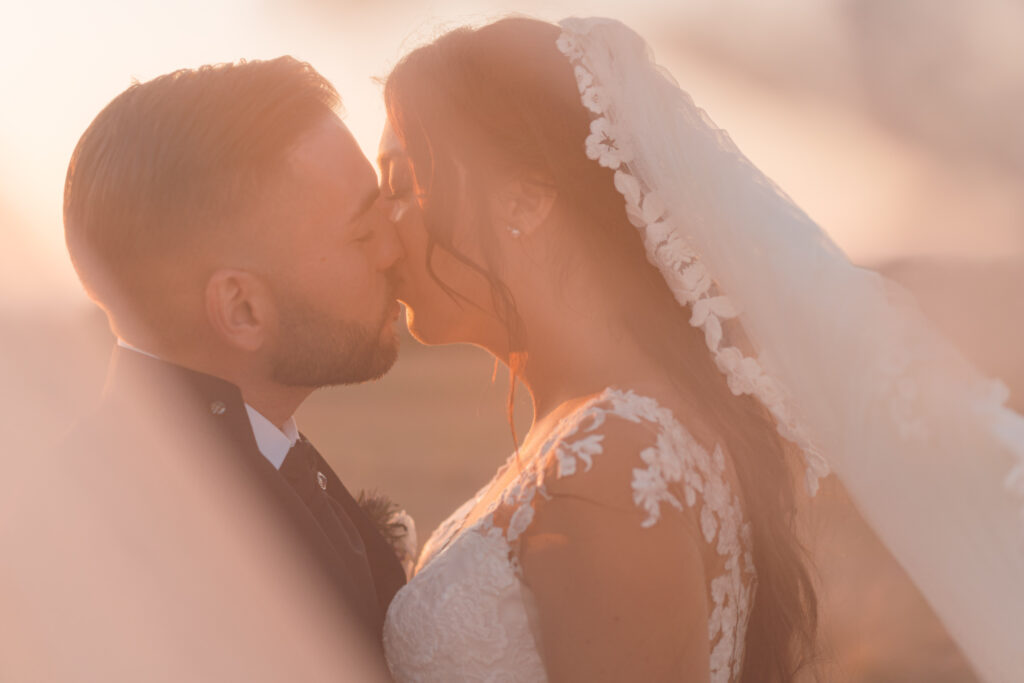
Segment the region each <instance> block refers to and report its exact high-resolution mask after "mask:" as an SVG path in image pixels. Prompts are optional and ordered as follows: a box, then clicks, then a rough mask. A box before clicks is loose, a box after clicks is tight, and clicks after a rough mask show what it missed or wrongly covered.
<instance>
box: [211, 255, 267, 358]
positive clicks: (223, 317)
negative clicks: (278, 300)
mask: <svg viewBox="0 0 1024 683" xmlns="http://www.w3.org/2000/svg"><path fill="white" fill-rule="evenodd" d="M275 314H276V310H275V308H274V303H273V297H271V296H270V293H269V291H268V290H267V288H266V287H265V286H264V284H263V283H262V282H261V281H260V279H259V278H258V277H256V276H255V275H253V274H252V273H248V272H246V271H244V270H235V269H230V268H224V269H221V270H218V271H216V272H214V273H213V274H212V275H211V276H210V278H209V280H207V282H206V317H207V319H208V320H209V322H210V326H211V327H212V328H213V330H214V332H215V333H216V334H217V336H219V337H220V338H221V339H222V340H223V341H224V342H226V343H227V344H229V345H231V346H233V347H235V348H237V349H240V350H242V351H257V350H259V349H260V348H261V347H262V346H263V345H264V343H265V342H266V340H267V336H268V334H269V333H270V324H271V322H272V319H273V318H274V316H275Z"/></svg>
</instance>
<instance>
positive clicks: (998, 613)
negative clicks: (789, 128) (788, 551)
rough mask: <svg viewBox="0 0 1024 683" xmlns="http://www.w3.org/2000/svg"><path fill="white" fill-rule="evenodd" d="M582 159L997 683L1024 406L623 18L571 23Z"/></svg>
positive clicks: (1014, 651) (1010, 602)
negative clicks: (603, 175) (850, 252)
mask: <svg viewBox="0 0 1024 683" xmlns="http://www.w3.org/2000/svg"><path fill="white" fill-rule="evenodd" d="M560 26H561V28H562V34H561V37H560V38H559V40H558V47H559V49H560V50H561V51H562V53H563V54H565V55H566V58H567V59H569V60H570V61H571V63H572V64H573V66H574V69H575V73H576V79H577V83H578V85H579V89H580V95H581V98H582V101H583V103H584V105H585V106H586V107H587V108H588V109H590V110H591V112H593V122H592V125H591V135H590V137H589V138H588V139H587V154H588V156H590V158H592V159H594V161H595V163H600V164H602V165H603V166H606V167H608V168H611V169H613V170H615V171H616V174H615V179H616V187H617V188H618V189H619V191H620V192H621V193H622V195H623V197H624V200H625V202H626V206H627V211H628V212H629V215H630V218H631V221H632V222H633V224H634V225H635V226H636V227H637V229H638V230H639V232H640V233H641V235H642V237H643V240H644V243H645V246H646V249H647V254H648V257H649V259H650V260H651V262H652V263H654V264H655V265H656V266H657V267H658V268H659V269H660V271H661V273H662V275H663V276H664V277H665V279H666V281H667V282H668V284H669V286H670V288H671V289H672V291H673V293H674V294H675V296H676V298H677V300H678V301H679V303H680V304H681V305H683V306H686V307H687V308H688V309H689V312H690V314H691V321H690V322H691V324H693V325H695V326H698V327H700V328H701V329H702V330H703V331H704V333H705V337H706V341H707V345H708V349H709V352H710V353H712V354H713V355H714V358H715V360H716V363H717V365H718V367H719V368H720V369H721V370H722V371H723V373H725V375H726V377H727V379H728V381H729V386H730V388H731V389H732V391H733V393H736V394H753V395H754V396H756V397H757V398H758V399H759V400H760V401H761V402H762V403H763V404H764V406H765V407H766V408H767V409H768V410H769V412H770V413H771V414H772V416H773V417H774V419H775V422H776V424H777V426H778V428H779V431H780V433H781V434H782V436H784V437H785V438H786V439H787V440H789V441H790V442H792V443H793V444H795V445H796V446H797V447H798V448H799V450H800V451H801V452H802V453H803V456H804V460H805V463H806V471H807V475H806V481H807V485H808V487H809V488H810V490H811V492H812V493H813V492H814V490H816V488H817V482H818V478H819V477H822V476H825V475H827V474H828V473H829V472H830V471H834V472H835V473H836V474H837V475H838V476H839V477H840V478H841V479H842V481H843V483H844V485H845V486H846V487H847V489H848V490H849V491H850V493H851V495H852V497H853V498H854V500H855V501H856V503H857V506H858V508H859V509H860V510H861V512H862V513H863V515H864V516H865V518H866V519H867V520H868V522H869V523H870V524H871V526H872V527H873V528H874V530H875V531H876V533H877V534H878V535H879V536H880V537H881V539H882V540H883V541H884V542H885V544H886V545H887V546H888V547H889V549H890V550H891V551H892V552H893V554H894V555H895V556H896V558H897V559H898V560H899V561H900V562H901V563H902V564H903V566H904V567H905V569H906V570H907V571H908V573H909V574H910V576H911V577H912V578H913V580H914V581H915V582H916V584H917V585H918V586H919V588H920V589H921V591H922V592H923V593H924V595H925V596H926V597H927V599H928V600H929V601H930V602H931V604H932V606H933V607H934V609H935V610H936V612H937V613H938V614H939V616H940V618H941V619H942V620H943V622H944V623H945V625H946V626H947V628H948V629H949V631H950V633H951V634H952V635H953V636H954V638H956V640H957V641H958V642H959V643H960V644H961V646H962V647H963V649H964V651H965V653H966V654H967V656H968V657H969V658H970V660H971V661H972V663H973V664H974V666H975V667H976V669H977V671H978V672H979V673H980V674H981V675H982V676H983V677H984V678H985V679H986V680H991V681H1011V680H1019V679H1020V675H1021V672H1022V671H1024V645H1022V641H1021V637H1020V633H1021V631H1020V626H1019V620H1020V618H1021V615H1022V612H1024V531H1022V530H1024V516H1022V514H1021V511H1020V505H1021V500H1020V498H1019V496H1021V495H1024V466H1022V464H1021V461H1022V459H1024V419H1022V418H1021V417H1020V416H1018V415H1017V414H1016V413H1013V412H1011V411H1009V410H1008V409H1007V408H1005V407H1004V402H1005V399H1006V397H1007V395H1006V389H1005V388H1004V387H1003V386H1002V385H1001V384H999V383H998V382H993V381H989V380H986V379H985V378H983V377H981V376H979V375H978V373H977V372H976V371H975V370H974V369H973V368H972V367H971V366H970V364H969V363H968V362H967V361H966V360H965V359H964V358H963V357H962V356H961V355H960V354H959V352H958V351H956V350H955V349H954V348H953V347H952V346H951V345H950V344H948V343H947V342H946V341H945V340H944V339H943V338H942V337H941V336H940V335H939V334H937V333H936V332H935V331H934V330H933V329H932V328H931V327H930V326H929V324H928V323H927V322H926V321H924V320H923V318H922V317H921V316H920V315H919V314H918V312H917V310H916V308H915V306H914V305H913V303H912V302H910V301H908V299H907V297H906V296H905V295H903V294H902V293H901V292H900V291H899V290H898V289H897V288H896V287H895V286H894V285H892V284H891V283H889V282H887V281H886V280H884V279H883V278H882V277H881V276H879V275H878V274H877V273H875V272H872V271H869V270H865V269H862V268H858V267H855V266H854V265H852V264H851V263H850V262H849V260H848V259H847V258H846V256H845V255H844V254H843V253H842V251H841V250H840V249H839V248H838V247H836V245H835V244H834V243H833V242H832V241H831V240H830V239H829V238H828V236H827V235H826V234H825V233H824V232H823V231H822V230H821V228H819V227H818V226H817V225H816V224H815V223H814V222H813V221H812V220H810V219H809V218H808V217H807V215H806V214H804V213H803V212H802V211H801V210H800V209H799V208H797V207H796V206H795V205H794V203H793V202H792V201H791V200H790V199H789V198H788V197H786V196H785V195H784V194H783V193H782V192H781V191H780V190H779V189H778V188H777V187H776V186H775V185H774V184H773V183H772V182H771V181H770V180H768V179H767V178H766V177H765V176H764V175H763V174H762V173H761V172H760V171H758V170H757V169H756V168H755V167H754V166H753V165H752V164H751V163H750V162H749V161H748V160H747V159H746V158H745V157H744V156H743V155H742V154H741V153H740V152H739V151H738V150H737V149H736V147H735V145H733V143H732V142H731V140H730V139H729V138H728V136H727V135H726V134H725V133H724V132H723V131H721V130H719V129H718V128H716V127H715V126H714V124H713V123H711V121H710V120H709V119H708V118H707V116H706V115H705V114H704V112H703V111H701V110H700V109H698V108H697V107H696V106H694V104H693V102H692V100H691V99H690V97H689V96H688V95H687V94H686V93H685V92H684V91H683V90H682V89H680V88H679V87H678V85H677V84H676V83H675V82H674V81H673V80H672V78H671V77H670V76H669V75H668V74H667V73H666V72H664V71H663V70H662V69H660V68H659V67H658V66H657V64H655V62H654V61H653V58H652V56H651V54H650V51H649V49H648V47H647V45H646V44H645V43H644V41H643V40H642V39H641V38H640V37H639V36H638V35H637V34H636V33H635V32H633V31H632V30H630V29H629V28H627V27H626V26H624V25H622V24H621V23H619V22H617V21H614V20H610V19H599V18H595V19H567V20H564V21H562V22H561V24H560Z"/></svg>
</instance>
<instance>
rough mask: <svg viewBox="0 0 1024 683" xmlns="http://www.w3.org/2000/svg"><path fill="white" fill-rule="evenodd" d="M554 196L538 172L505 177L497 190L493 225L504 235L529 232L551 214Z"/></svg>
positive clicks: (529, 233) (527, 233) (549, 186)
mask: <svg viewBox="0 0 1024 683" xmlns="http://www.w3.org/2000/svg"><path fill="white" fill-rule="evenodd" d="M557 198H558V192H557V191H556V190H555V187H554V185H553V184H552V183H551V182H550V181H549V180H548V179H547V178H544V177H542V176H540V175H538V174H524V175H521V176H519V177H517V178H515V179H513V180H509V181H508V182H506V183H505V184H504V185H503V186H502V188H501V190H500V191H499V192H498V193H497V202H496V206H495V213H496V214H497V216H496V218H497V225H498V227H499V229H500V230H502V231H505V232H506V236H507V235H508V234H511V235H516V236H526V235H531V234H533V233H535V232H536V231H537V229H538V228H539V227H540V226H541V225H543V224H544V221H546V220H547V219H548V216H549V215H551V210H552V208H553V207H554V205H555V200H556V199H557Z"/></svg>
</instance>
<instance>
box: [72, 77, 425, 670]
mask: <svg viewBox="0 0 1024 683" xmlns="http://www.w3.org/2000/svg"><path fill="white" fill-rule="evenodd" d="M337 106H338V95H337V93H336V91H335V90H334V88H333V87H332V86H331V84H330V83H328V82H327V81H326V80H325V79H324V78H323V77H322V76H321V75H320V74H318V73H317V72H316V71H315V70H314V69H313V68H312V67H310V66H309V65H308V64H305V63H301V62H298V61H296V60H294V59H292V58H290V57H281V58H278V59H274V60H270V61H252V62H241V63H236V64H224V65H218V66H212V67H209V66H207V67H201V68H199V69H189V70H181V71H177V72H174V73H171V74H167V75H164V76H161V77H159V78H156V79H153V80H151V81H148V82H145V83H136V84H134V85H132V86H131V87H130V88H128V89H127V90H126V91H124V92H123V93H121V94H120V95H118V96H117V97H116V98H115V99H114V100H113V101H112V102H110V104H108V105H107V107H106V108H105V109H104V110H103V111H102V112H100V114H99V115H98V116H97V117H96V118H95V120H94V121H93V122H92V124H91V125H90V126H89V128H88V129H87V130H86V131H85V133H84V134H83V136H82V138H81V140H80V141H79V143H78V146H77V147H76V149H75V151H74V153H73V156H72V158H71V163H70V166H69V169H68V174H67V181H66V185H65V195H64V223H65V237H66V242H67V247H68V251H69V252H70V255H71V259H72V262H73V264H74V266H75V269H76V271H77V273H78V275H79V277H80V279H81V281H82V284H83V286H84V287H85V289H86V291H87V293H88V294H89V295H90V297H91V298H92V299H93V300H94V301H96V302H97V303H98V304H99V305H100V306H101V307H102V308H103V309H104V311H105V312H106V313H107V316H108V319H109V322H110V326H111V329H112V330H113V331H114V333H115V335H116V336H117V339H118V342H117V348H115V350H114V355H113V361H112V366H111V370H110V374H109V378H108V382H107V387H106V390H105V392H104V396H103V399H102V402H101V406H100V408H99V410H98V411H97V413H96V414H95V415H93V416H92V417H91V418H89V419H88V420H86V421H84V423H83V424H82V425H80V426H79V427H78V428H77V430H76V432H75V433H74V434H73V435H72V436H71V437H70V438H69V439H68V440H67V441H66V442H65V445H64V446H63V449H64V450H66V451H75V452H89V453H91V454H92V455H91V456H90V458H91V459H92V460H93V461H95V462H94V464H95V466H96V467H98V468H100V469H102V468H104V467H113V465H112V464H111V463H113V462H114V460H115V458H116V457H117V456H115V455H111V456H110V462H104V459H106V457H107V456H106V455H104V454H106V453H112V454H113V453H118V452H120V453H124V452H127V453H130V454H131V460H133V461H139V460H141V461H142V462H143V464H144V463H145V459H146V458H148V457H151V456H150V453H151V452H152V450H153V447H154V445H159V446H160V449H161V450H162V451H163V452H164V453H170V456H169V457H170V459H172V460H174V459H177V460H179V461H180V463H181V466H182V467H183V468H191V470H189V471H199V472H205V471H206V469H204V468H216V469H217V471H218V472H219V473H220V474H221V476H223V478H224V479H225V481H226V482H228V483H229V484H230V485H231V486H242V487H243V488H245V489H247V490H248V491H249V492H255V493H256V494H258V497H259V499H260V500H261V501H262V503H263V504H264V505H265V506H267V508H268V509H269V513H270V515H271V516H272V517H273V518H274V519H275V524H277V523H279V524H280V528H282V529H284V533H285V535H286V536H287V537H288V541H289V542H294V544H295V547H296V548H297V551H296V552H299V553H302V554H303V556H304V558H305V559H306V560H308V566H309V567H310V571H311V572H312V573H313V574H315V575H317V576H319V577H327V578H328V581H327V582H326V583H327V584H328V585H330V589H329V590H328V592H327V593H326V594H324V595H318V599H321V600H325V601H334V602H333V603H330V604H334V608H336V609H337V610H340V611H342V612H343V613H344V614H345V615H346V616H347V617H348V618H350V619H351V620H352V621H354V622H355V624H356V625H357V626H358V628H357V631H360V632H361V633H362V634H363V635H365V637H366V643H369V644H370V647H371V648H373V649H375V650H376V652H377V654H376V655H374V660H375V661H376V662H377V663H379V665H380V668H381V671H383V666H384V665H383V658H382V657H381V656H379V652H380V634H381V628H382V623H383V618H384V614H385V611H386V609H387V606H388V604H389V602H390V600H391V598H392V597H393V596H394V594H395V592H396V591H397V590H398V588H400V587H401V585H402V584H403V583H404V581H405V577H404V573H403V570H402V569H401V566H400V565H399V563H398V561H397V559H396V557H395V553H394V551H393V550H392V548H391V546H390V545H389V544H388V543H387V542H386V541H385V540H384V538H383V537H382V536H381V534H380V533H379V532H378V530H377V528H376V526H375V524H374V523H373V522H372V521H371V520H370V519H369V518H368V517H367V516H366V515H365V514H364V513H363V512H362V511H361V510H360V508H359V506H358V505H357V503H356V501H354V500H353V498H352V496H351V495H350V493H349V491H348V490H347V489H346V488H345V486H344V485H343V484H342V482H341V481H340V480H339V479H338V477H337V476H336V475H335V473H334V472H333V471H332V469H331V467H330V466H329V465H328V464H327V462H326V460H325V459H324V458H323V457H322V456H321V455H320V454H319V453H318V452H317V451H316V449H315V448H314V447H313V446H312V444H310V443H309V442H308V441H307V440H306V439H305V438H304V437H302V436H301V435H300V434H299V433H298V431H297V428H296V425H295V421H294V419H293V413H294V412H295V410H296V409H297V408H298V407H299V405H300V404H301V403H302V402H303V400H304V399H305V398H306V397H307V396H309V395H310V393H311V392H313V391H314V390H315V389H316V388H318V387H323V386H328V385H336V384H351V383H357V382H363V381H368V380H373V379H376V378H378V377H380V376H381V375H383V374H384V373H385V372H387V370H388V369H389V368H390V367H391V365H392V364H393V363H394V361H395V359H396V356H397V347H398V341H397V337H396V332H395V329H394V322H395V320H396V317H397V314H398V304H397V303H396V301H395V298H394V294H393V291H392V285H391V282H390V279H389V275H390V269H391V267H392V266H393V265H394V264H395V262H396V261H397V260H398V259H399V258H400V257H401V251H400V247H399V244H398V242H397V239H396V236H395V234H394V231H393V227H392V226H391V224H390V223H389V222H388V221H387V219H386V218H385V217H384V216H383V214H382V213H381V211H380V210H379V208H378V206H377V204H378V188H377V179H376V175H375V174H374V171H373V169H372V167H371V166H370V164H369V162H368V161H367V160H366V159H365V157H364V156H363V155H362V153H361V152H360V149H359V147H358V146H357V144H356V142H355V140H354V139H353V137H352V136H351V134H350V133H349V131H348V130H347V129H346V127H345V126H344V125H343V124H342V122H341V120H340V119H339V118H338V116H337V114H336V113H335V109H336V108H337ZM140 406H143V407H144V408H145V414H144V415H140V414H139V412H138V409H139V407H140ZM153 457H156V456H153ZM165 464H166V463H165ZM133 466H134V465H133ZM156 466H157V464H154V467H156ZM169 466H170V467H173V466H174V463H171V464H170V465H169ZM201 483H202V482H197V484H201ZM133 486H142V484H139V483H138V482H136V481H134V480H129V481H128V483H127V485H126V488H130V487H133ZM151 493H152V494H153V495H157V494H158V492H157V490H156V489H154V490H153V491H152V492H151ZM136 495H137V496H138V497H139V500H140V501H144V500H145V498H146V496H147V495H148V494H147V492H146V490H142V491H140V492H136ZM191 504H192V503H191V501H185V500H183V501H181V505H182V506H188V505H191ZM124 514H125V515H126V516H130V515H132V514H135V512H134V511H133V510H132V509H125V510H124ZM217 522H218V520H210V523H211V524H212V525H215V524H216V523H217ZM153 533H156V532H155V531H154V532H153ZM179 554H180V553H179ZM200 560H201V558H200ZM263 561H264V559H263V558H260V557H259V556H256V557H254V558H252V559H251V561H250V564H252V563H255V564H257V565H259V564H261V563H262V562H263ZM167 590H170V591H173V590H174V587H173V586H168V587H167ZM334 608H332V609H334ZM197 609H198V610H199V611H200V612H201V609H202V606H201V605H198V606H197ZM252 609H253V615H254V618H257V619H258V618H259V612H260V606H259V604H255V605H252ZM196 618H197V619H201V618H202V614H201V613H197V614H196ZM340 645H341V644H339V646H340ZM280 646H281V647H283V648H285V649H286V648H287V647H288V646H289V641H288V639H287V637H286V638H284V640H283V642H281V643H280ZM235 654H236V655H238V656H242V655H241V653H235ZM382 675H383V674H382Z"/></svg>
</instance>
